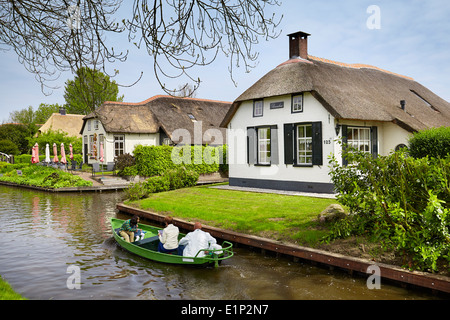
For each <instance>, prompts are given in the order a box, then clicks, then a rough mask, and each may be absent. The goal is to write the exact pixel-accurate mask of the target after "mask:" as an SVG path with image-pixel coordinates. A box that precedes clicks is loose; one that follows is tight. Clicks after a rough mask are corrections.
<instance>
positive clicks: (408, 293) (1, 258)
mask: <svg viewBox="0 0 450 320" xmlns="http://www.w3.org/2000/svg"><path fill="white" fill-rule="evenodd" d="M122 200H123V199H122V193H120V192H106V193H82V194H81V193H60V194H55V193H46V192H40V191H34V190H28V189H22V188H14V187H6V186H0V226H1V232H0V243H1V246H0V275H1V276H2V277H3V278H4V279H5V280H6V281H8V282H9V283H10V284H11V286H12V287H13V288H14V289H15V290H16V291H17V292H18V293H20V294H22V295H23V296H24V297H26V298H28V299H43V300H48V299H56V300H65V299H70V300H77V299H83V300H86V299H89V300H92V299H150V300H155V299H156V300H168V299H178V300H184V299H214V300H216V299H227V300H241V299H252V300H255V299H268V300H272V299H274V300H297V299H318V300H323V299H435V298H436V297H435V296H433V295H432V294H431V293H430V292H428V291H418V290H409V289H405V288H401V287H398V286H393V285H390V284H385V283H382V284H381V289H379V290H376V289H373V290H369V289H368V288H367V285H366V279H364V278H362V277H352V276H350V275H348V274H347V273H345V272H340V271H329V270H328V269H324V268H320V267H315V266H312V265H310V264H307V263H305V264H304V263H299V262H293V261H292V260H290V259H288V258H283V257H280V258H276V257H273V256H264V255H262V254H260V253H259V252H255V251H252V250H249V249H245V248H236V250H235V256H234V257H233V258H232V259H229V260H226V261H224V263H223V264H222V265H221V267H220V268H218V269H214V268H211V269H206V270H205V269H199V268H193V267H184V266H172V265H165V264H161V263H155V262H152V261H148V260H145V259H142V258H140V257H138V256H135V255H133V254H130V253H128V252H126V251H124V250H123V249H121V248H120V247H118V246H117V245H116V243H115V241H114V239H113V238H112V234H111V231H110V226H109V218H111V217H116V216H118V217H119V218H128V217H127V216H125V215H122V214H120V213H117V212H116V203H118V202H120V201H122ZM73 270H79V273H77V272H75V271H73ZM77 274H79V275H80V280H81V284H80V287H79V289H70V288H71V287H72V288H73V287H74V286H73V283H74V282H73V281H72V280H73V277H74V276H76V275H77Z"/></svg>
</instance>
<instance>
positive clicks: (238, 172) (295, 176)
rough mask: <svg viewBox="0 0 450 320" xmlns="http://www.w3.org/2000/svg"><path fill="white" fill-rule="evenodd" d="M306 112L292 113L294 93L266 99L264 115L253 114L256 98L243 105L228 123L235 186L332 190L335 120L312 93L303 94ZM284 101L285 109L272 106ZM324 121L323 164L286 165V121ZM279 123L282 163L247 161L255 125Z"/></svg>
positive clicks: (231, 177) (230, 168)
mask: <svg viewBox="0 0 450 320" xmlns="http://www.w3.org/2000/svg"><path fill="white" fill-rule="evenodd" d="M303 101H304V102H303V112H300V113H291V95H286V96H280V97H271V98H266V99H264V109H263V116H262V117H253V101H246V102H243V103H242V104H241V106H240V107H239V109H238V110H237V112H236V114H235V115H234V117H233V119H232V120H231V122H230V123H229V125H228V144H229V177H230V184H231V185H233V184H234V185H242V186H244V185H247V186H255V187H269V188H270V187H273V188H280V189H283V188H287V189H296V190H297V189H298V188H300V189H303V188H304V189H305V190H315V191H318V192H319V190H324V191H329V189H330V179H329V177H328V169H327V166H328V159H327V156H328V155H330V154H332V153H334V152H336V150H335V149H336V147H337V146H336V145H335V144H334V142H333V141H334V138H335V132H334V131H335V129H334V128H335V119H334V117H333V116H332V115H331V114H329V113H328V111H327V110H326V109H325V108H324V107H323V106H322V105H321V104H320V103H319V102H318V101H317V100H316V99H315V98H314V97H313V96H312V95H311V94H310V93H308V92H305V93H304V96H303ZM275 102H283V104H284V107H283V108H277V109H270V104H271V103H275ZM316 121H321V122H322V140H323V141H322V143H323V152H322V155H323V165H321V166H311V167H294V166H293V165H290V164H288V165H286V164H284V140H283V137H284V128H283V126H284V124H285V123H298V122H316ZM262 125H270V126H273V125H276V126H277V128H278V146H277V150H278V155H279V163H278V164H277V165H275V164H272V165H271V166H258V165H253V164H248V163H247V155H246V152H247V136H246V135H247V133H246V130H247V128H248V127H251V126H262Z"/></svg>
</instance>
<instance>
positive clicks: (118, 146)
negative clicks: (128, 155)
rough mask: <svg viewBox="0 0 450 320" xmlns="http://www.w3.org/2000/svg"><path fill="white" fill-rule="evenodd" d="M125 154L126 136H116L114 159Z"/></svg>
mask: <svg viewBox="0 0 450 320" xmlns="http://www.w3.org/2000/svg"><path fill="white" fill-rule="evenodd" d="M124 153H125V136H124V135H123V134H117V135H114V157H118V156H120V155H122V154H124Z"/></svg>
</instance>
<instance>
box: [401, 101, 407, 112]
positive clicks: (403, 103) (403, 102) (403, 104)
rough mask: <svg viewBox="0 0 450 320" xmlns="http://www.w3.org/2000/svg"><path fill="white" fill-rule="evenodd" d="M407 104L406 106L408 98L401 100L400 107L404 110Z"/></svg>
mask: <svg viewBox="0 0 450 320" xmlns="http://www.w3.org/2000/svg"><path fill="white" fill-rule="evenodd" d="M405 106H406V100H400V107H401V108H402V110H405Z"/></svg>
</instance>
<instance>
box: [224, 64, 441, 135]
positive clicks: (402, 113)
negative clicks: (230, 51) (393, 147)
mask: <svg viewBox="0 0 450 320" xmlns="http://www.w3.org/2000/svg"><path fill="white" fill-rule="evenodd" d="M299 92H311V93H312V95H313V96H314V97H315V98H316V99H317V100H318V101H320V102H321V103H322V105H323V106H324V107H325V108H326V109H327V110H328V111H329V112H330V113H331V114H332V115H333V116H334V117H336V118H337V119H355V120H375V121H389V122H394V123H397V124H398V125H400V126H402V127H403V128H405V129H407V130H409V131H416V130H421V129H425V128H430V127H440V126H449V125H450V103H449V102H447V101H445V100H443V99H442V98H440V97H438V96H437V95H436V94H434V93H433V92H431V91H430V90H428V89H427V88H425V87H424V86H422V85H421V84H419V83H417V82H416V81H414V80H413V79H412V78H408V77H405V76H401V75H397V74H394V73H391V72H388V71H385V70H382V69H379V68H376V67H372V66H367V65H356V64H355V65H349V64H345V63H339V62H335V61H330V60H325V59H321V58H316V57H312V56H308V60H304V59H301V58H294V59H291V60H289V61H287V62H285V63H283V64H281V65H279V66H278V67H276V68H275V69H273V70H272V71H270V72H269V73H267V74H266V75H265V76H263V77H262V78H261V79H260V80H259V81H257V82H256V83H255V84H254V85H253V86H251V87H250V88H249V89H248V90H246V91H245V92H244V93H243V94H242V95H240V96H239V97H238V98H237V99H236V101H235V102H234V103H233V107H232V108H231V109H230V111H229V112H228V114H227V115H226V117H225V119H224V120H223V122H222V123H221V126H223V127H226V126H227V125H228V123H229V122H230V121H231V118H232V117H233V115H234V114H235V113H236V110H237V109H238V108H239V106H240V103H241V102H243V101H246V100H253V99H261V98H266V97H272V96H281V95H288V94H293V93H299ZM401 100H405V101H406V106H405V110H402V108H401V104H400V101H401ZM424 100H425V101H424Z"/></svg>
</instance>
